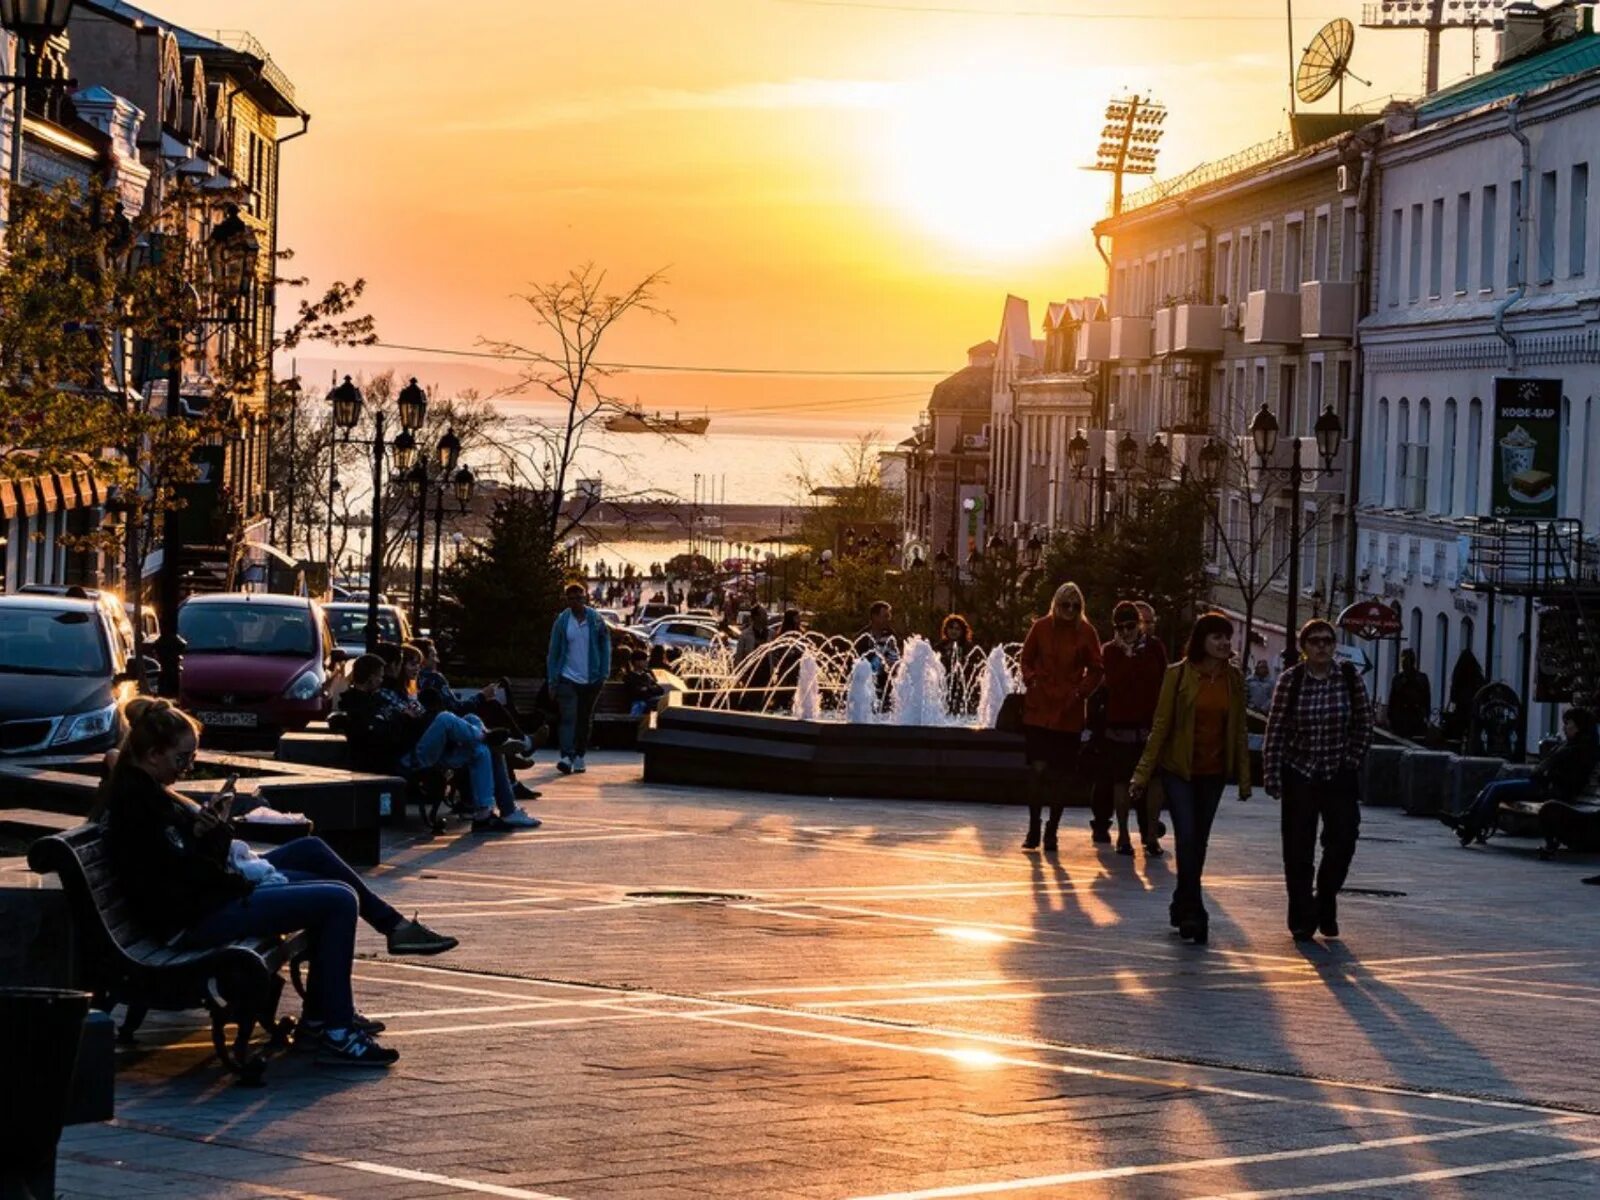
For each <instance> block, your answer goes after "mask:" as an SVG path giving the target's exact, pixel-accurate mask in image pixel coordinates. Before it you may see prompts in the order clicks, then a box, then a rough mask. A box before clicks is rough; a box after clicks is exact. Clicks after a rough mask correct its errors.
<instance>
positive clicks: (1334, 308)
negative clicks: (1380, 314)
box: [1300, 280, 1356, 342]
mask: <svg viewBox="0 0 1600 1200" xmlns="http://www.w3.org/2000/svg"><path fill="white" fill-rule="evenodd" d="M1355 331H1356V285H1355V284H1353V283H1338V282H1334V281H1331V280H1312V281H1310V282H1308V283H1303V284H1301V285H1300V335H1301V336H1302V337H1308V338H1335V339H1338V340H1341V341H1346V342H1348V341H1349V340H1350V339H1351V338H1353V337H1354V336H1355Z"/></svg>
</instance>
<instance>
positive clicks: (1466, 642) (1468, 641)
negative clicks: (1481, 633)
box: [1450, 616, 1477, 670]
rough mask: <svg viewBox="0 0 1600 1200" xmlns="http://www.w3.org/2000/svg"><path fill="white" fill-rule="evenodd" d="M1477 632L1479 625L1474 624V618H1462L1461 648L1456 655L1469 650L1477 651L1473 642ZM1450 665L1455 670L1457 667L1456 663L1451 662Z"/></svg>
mask: <svg viewBox="0 0 1600 1200" xmlns="http://www.w3.org/2000/svg"><path fill="white" fill-rule="evenodd" d="M1476 634H1477V627H1476V626H1474V625H1473V623H1472V618H1471V617H1466V616H1464V617H1462V618H1461V645H1460V647H1459V649H1458V650H1457V652H1456V656H1457V657H1458V658H1459V657H1460V656H1461V655H1462V654H1464V653H1465V652H1466V651H1468V650H1471V651H1472V652H1473V653H1474V654H1476V653H1477V650H1476V648H1474V646H1473V644H1472V640H1473V638H1474V636H1476ZM1450 666H1451V669H1452V670H1453V669H1454V668H1455V663H1451V664H1450Z"/></svg>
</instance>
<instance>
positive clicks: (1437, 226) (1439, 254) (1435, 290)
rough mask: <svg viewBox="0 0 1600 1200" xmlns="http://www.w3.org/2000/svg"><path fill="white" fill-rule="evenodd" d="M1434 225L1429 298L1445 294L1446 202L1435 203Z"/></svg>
mask: <svg viewBox="0 0 1600 1200" xmlns="http://www.w3.org/2000/svg"><path fill="white" fill-rule="evenodd" d="M1432 218H1433V220H1432V224H1431V227H1430V228H1429V229H1428V298H1429V299H1430V300H1437V299H1438V298H1439V297H1440V296H1441V295H1443V294H1444V291H1443V289H1444V201H1443V200H1442V199H1440V200H1435V201H1434V202H1433V212H1432Z"/></svg>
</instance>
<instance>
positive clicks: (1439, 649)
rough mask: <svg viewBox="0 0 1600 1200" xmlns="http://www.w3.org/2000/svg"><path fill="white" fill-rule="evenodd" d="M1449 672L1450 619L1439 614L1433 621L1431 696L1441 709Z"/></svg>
mask: <svg viewBox="0 0 1600 1200" xmlns="http://www.w3.org/2000/svg"><path fill="white" fill-rule="evenodd" d="M1449 670H1450V618H1449V617H1447V616H1445V615H1444V614H1443V613H1440V614H1439V615H1438V616H1436V617H1434V619H1433V694H1434V696H1435V697H1436V698H1437V699H1438V706H1439V707H1441V708H1442V707H1443V706H1444V698H1445V696H1446V695H1447V694H1448V689H1449V687H1450V676H1449Z"/></svg>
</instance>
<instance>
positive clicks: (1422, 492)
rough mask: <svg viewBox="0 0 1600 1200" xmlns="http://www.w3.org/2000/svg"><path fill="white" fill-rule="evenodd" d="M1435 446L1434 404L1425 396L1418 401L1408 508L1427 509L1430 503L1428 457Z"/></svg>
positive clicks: (1411, 456)
mask: <svg viewBox="0 0 1600 1200" xmlns="http://www.w3.org/2000/svg"><path fill="white" fill-rule="evenodd" d="M1432 446H1433V406H1432V404H1431V403H1429V401H1428V398H1427V397H1426V396H1424V397H1423V398H1422V399H1421V400H1418V401H1417V440H1416V441H1415V442H1413V443H1412V445H1411V454H1410V458H1411V503H1410V504H1408V505H1407V506H1406V507H1407V508H1414V509H1417V510H1418V511H1426V510H1427V509H1428V508H1429V504H1428V457H1429V451H1430V450H1431V449H1432Z"/></svg>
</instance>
